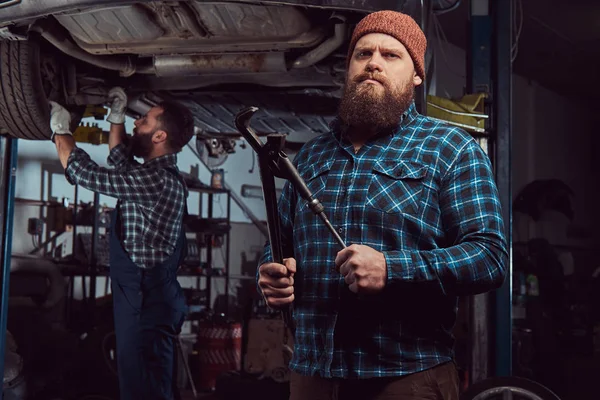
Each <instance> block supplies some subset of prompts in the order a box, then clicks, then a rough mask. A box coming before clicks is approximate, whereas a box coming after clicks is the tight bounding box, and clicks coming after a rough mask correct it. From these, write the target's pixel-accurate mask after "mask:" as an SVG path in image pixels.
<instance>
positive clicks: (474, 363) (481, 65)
mask: <svg viewBox="0 0 600 400" xmlns="http://www.w3.org/2000/svg"><path fill="white" fill-rule="evenodd" d="M511 3H512V1H511V0H493V1H492V0H470V1H469V6H470V8H469V35H468V36H469V39H468V40H469V42H468V43H467V92H468V93H487V94H488V99H487V101H486V113H489V115H490V116H491V118H490V119H489V121H490V123H489V125H488V126H487V127H486V131H487V132H488V136H487V137H488V146H487V149H486V150H487V152H488V155H489V157H490V159H491V161H492V164H493V167H494V174H495V179H496V184H497V186H498V192H499V196H500V203H501V205H502V217H503V219H504V224H505V226H504V228H505V235H506V239H507V242H508V249H509V263H508V265H507V272H506V280H505V282H504V285H503V286H502V287H501V288H499V289H498V290H497V291H496V292H494V293H489V294H482V295H478V296H473V297H472V298H471V299H470V303H469V320H470V327H469V332H470V343H471V348H470V353H471V354H470V362H469V364H470V365H469V366H470V371H469V383H475V382H478V381H480V380H483V379H486V378H489V377H492V376H510V375H511V373H512V211H511V210H512V191H511V167H510V166H511V130H512V108H511V104H512V102H511V96H512V93H511V91H512V81H511V74H512V62H511V50H512V24H511V13H512V5H511Z"/></svg>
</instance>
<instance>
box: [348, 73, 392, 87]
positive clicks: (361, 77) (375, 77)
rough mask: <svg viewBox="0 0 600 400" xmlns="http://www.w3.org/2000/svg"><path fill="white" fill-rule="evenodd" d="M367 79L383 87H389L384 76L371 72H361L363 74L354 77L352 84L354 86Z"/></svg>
mask: <svg viewBox="0 0 600 400" xmlns="http://www.w3.org/2000/svg"><path fill="white" fill-rule="evenodd" d="M367 79H371V80H374V81H377V82H379V83H381V84H382V85H383V86H385V87H389V83H390V81H389V80H388V78H386V77H385V76H383V75H381V74H374V73H371V72H363V73H361V74H359V75H357V76H355V77H354V79H353V82H354V83H355V84H358V83H360V82H363V81H366V80H367Z"/></svg>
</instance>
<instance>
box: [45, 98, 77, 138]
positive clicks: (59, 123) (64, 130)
mask: <svg viewBox="0 0 600 400" xmlns="http://www.w3.org/2000/svg"><path fill="white" fill-rule="evenodd" d="M50 107H51V108H50V130H51V131H52V136H50V140H52V141H53V142H54V136H55V135H71V136H73V134H72V133H71V130H70V129H69V126H70V125H71V114H70V113H69V111H67V109H65V108H64V107H63V106H61V105H60V104H58V103H56V102H54V101H50Z"/></svg>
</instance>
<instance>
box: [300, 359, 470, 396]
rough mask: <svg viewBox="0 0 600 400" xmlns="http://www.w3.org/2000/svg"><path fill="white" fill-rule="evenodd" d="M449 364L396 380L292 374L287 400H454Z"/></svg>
mask: <svg viewBox="0 0 600 400" xmlns="http://www.w3.org/2000/svg"><path fill="white" fill-rule="evenodd" d="M458 381H459V378H458V372H457V370H456V366H455V364H454V363H453V362H449V363H445V364H442V365H438V366H436V367H434V368H431V369H429V370H426V371H423V372H417V373H415V374H411V375H407V376H403V377H398V378H372V379H353V380H343V379H324V378H319V377H314V376H302V375H299V374H296V373H292V376H291V380H290V392H291V393H290V400H304V399H310V400H354V399H360V400H458V398H459V389H458V387H459V382H458Z"/></svg>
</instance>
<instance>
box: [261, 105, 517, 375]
mask: <svg viewBox="0 0 600 400" xmlns="http://www.w3.org/2000/svg"><path fill="white" fill-rule="evenodd" d="M294 164H295V165H296V168H297V169H298V171H299V173H300V175H301V176H302V177H303V179H304V180H305V181H306V182H307V185H308V186H309V188H310V189H311V191H312V192H313V194H314V195H315V196H316V197H317V198H318V199H319V200H320V201H321V202H322V203H323V205H324V206H325V211H326V213H327V215H328V217H329V219H330V220H331V222H332V224H333V225H334V226H335V227H336V229H338V231H339V233H340V235H341V236H342V238H343V239H344V240H345V242H346V244H347V245H349V244H352V243H356V244H362V245H367V246H370V247H372V248H374V249H376V250H378V251H380V252H382V253H383V254H384V256H385V259H386V262H387V274H388V276H387V278H388V279H387V284H386V287H385V288H384V290H383V291H382V292H381V293H379V294H376V295H368V296H367V295H363V296H357V295H355V294H353V293H352V292H350V291H349V290H348V288H347V285H346V284H345V283H344V279H343V277H341V276H340V274H339V273H338V272H336V270H335V265H334V260H335V257H336V254H337V252H338V251H339V250H340V248H339V245H338V244H337V243H336V242H335V241H334V238H333V235H332V234H331V233H330V232H329V231H328V230H327V229H326V228H325V226H324V225H323V224H322V223H321V221H320V220H319V218H318V217H316V216H315V215H314V214H312V212H311V211H310V210H309V209H308V207H307V205H306V202H305V201H304V200H303V199H302V198H300V197H299V196H298V195H297V193H296V192H295V190H294V189H293V187H292V186H291V185H290V184H289V183H286V184H285V186H284V189H283V192H282V194H281V197H280V199H279V212H280V219H281V228H282V242H283V254H284V256H285V257H294V258H295V259H296V261H297V274H296V276H295V286H294V291H295V294H296V300H295V301H294V320H295V323H296V326H297V327H296V336H295V338H294V355H293V358H292V360H291V362H290V364H289V367H290V369H291V370H292V371H295V372H297V373H300V374H303V375H316V374H319V375H320V376H321V377H326V378H330V377H339V378H372V377H387V376H400V375H405V374H410V373H414V372H419V371H423V370H426V369H428V368H431V367H434V366H436V365H438V364H441V363H444V362H446V361H451V360H452V359H453V357H454V352H453V346H454V337H453V335H452V329H453V326H454V323H455V319H456V313H457V308H458V306H457V304H458V296H461V295H473V294H478V293H481V292H485V291H489V290H493V289H496V288H498V287H499V286H501V285H502V283H503V282H504V277H505V268H506V265H507V260H508V251H507V243H506V239H505V235H504V231H503V229H504V226H503V221H502V216H501V205H500V201H499V198H498V193H497V188H496V185H495V182H494V177H493V173H492V169H491V165H490V162H489V159H488V157H487V155H486V154H485V152H484V151H483V150H482V148H481V147H480V146H479V144H478V143H477V142H476V141H475V140H474V139H473V138H472V137H471V136H469V135H468V134H467V133H466V132H464V131H462V130H460V129H458V128H456V127H451V126H448V125H445V124H442V123H438V122H435V121H433V120H431V119H429V118H427V117H424V116H422V115H419V114H418V113H417V112H416V109H415V106H414V104H413V105H412V106H411V107H410V108H409V110H408V111H407V112H406V113H405V114H404V115H403V117H402V122H401V124H400V126H399V129H398V131H397V132H396V134H394V135H387V136H383V137H378V138H375V139H372V140H370V141H369V142H368V143H366V144H365V145H364V146H363V147H362V148H361V149H360V150H359V151H358V152H357V153H355V152H354V149H353V146H352V144H350V143H349V142H348V141H347V140H345V139H343V138H341V136H340V134H339V133H338V132H337V130H336V129H333V130H332V132H331V133H328V134H325V135H321V136H319V137H318V138H315V139H313V140H311V141H310V142H308V143H307V144H306V145H305V146H303V148H302V149H301V151H300V152H299V153H298V154H297V155H296V157H295V158H294ZM270 260H271V252H270V247H269V244H268V243H267V245H266V246H265V251H264V254H263V257H262V259H261V261H260V264H262V263H264V262H268V261H270ZM257 278H258V276H257Z"/></svg>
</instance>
